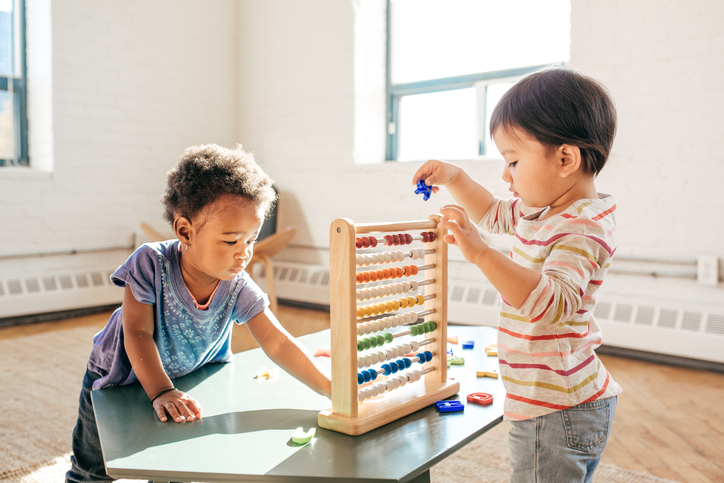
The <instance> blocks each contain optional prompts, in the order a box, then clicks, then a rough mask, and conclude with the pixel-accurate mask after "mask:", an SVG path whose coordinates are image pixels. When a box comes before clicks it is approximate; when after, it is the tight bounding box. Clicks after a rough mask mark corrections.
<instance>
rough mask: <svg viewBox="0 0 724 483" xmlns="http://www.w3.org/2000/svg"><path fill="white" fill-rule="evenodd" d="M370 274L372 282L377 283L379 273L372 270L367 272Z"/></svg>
mask: <svg viewBox="0 0 724 483" xmlns="http://www.w3.org/2000/svg"><path fill="white" fill-rule="evenodd" d="M367 273H369V274H370V282H376V281H377V272H376V271H374V270H370V271H369V272H367Z"/></svg>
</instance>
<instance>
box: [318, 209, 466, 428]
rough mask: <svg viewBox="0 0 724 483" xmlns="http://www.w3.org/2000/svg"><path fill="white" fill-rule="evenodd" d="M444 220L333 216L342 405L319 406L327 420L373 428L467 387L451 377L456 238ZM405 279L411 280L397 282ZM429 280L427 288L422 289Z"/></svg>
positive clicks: (335, 351)
mask: <svg viewBox="0 0 724 483" xmlns="http://www.w3.org/2000/svg"><path fill="white" fill-rule="evenodd" d="M439 222H440V215H432V216H431V217H430V218H429V219H427V220H418V221H407V222H397V223H381V224H356V225H355V224H354V223H353V222H352V221H351V220H348V219H345V218H340V219H337V220H335V221H334V222H333V223H332V225H331V227H330V237H329V238H330V243H329V248H330V292H331V293H330V295H331V297H330V315H331V337H332V344H331V349H332V350H331V352H332V408H331V409H328V410H326V411H322V412H320V413H319V417H318V422H319V425H320V426H321V427H323V428H327V429H331V430H334V431H338V432H341V433H345V434H349V435H353V436H356V435H360V434H364V433H366V432H368V431H371V430H373V429H375V428H378V427H380V426H383V425H385V424H387V423H390V422H392V421H395V420H397V419H399V418H401V417H404V416H406V415H408V414H411V413H413V412H415V411H417V410H419V409H422V408H424V407H427V406H429V405H431V404H434V403H435V401H437V400H441V399H445V398H448V397H450V396H453V395H455V394H457V393H458V391H459V390H460V384H459V383H458V382H454V381H448V380H447V245H446V244H445V242H444V241H443V234H444V230H442V229H441V228H439V227H438V224H439ZM419 230H423V231H422V232H419V233H414V232H416V231H419ZM403 232H404V233H403ZM407 232H413V233H407ZM385 233H387V234H385ZM391 233H394V234H391ZM378 234H380V235H379V236H378ZM418 242H421V243H418ZM403 245H404V247H403ZM408 245H409V247H408ZM420 245H421V246H420ZM398 248H404V250H400V249H398ZM408 259H409V262H408ZM378 265H382V266H384V268H380V267H377V266H378ZM358 268H359V271H358V270H357V269H358ZM414 275H421V276H422V277H421V278H422V281H417V280H413V279H410V278H409V277H412V276H414ZM397 279H403V280H404V281H402V282H397V283H396V282H393V283H390V282H387V281H388V280H395V281H396V280H397ZM377 282H382V283H380V284H378V283H377ZM420 287H422V288H423V292H424V295H423V294H417V295H412V294H413V293H415V292H417V291H418V288H420ZM404 294H407V295H404ZM390 297H392V298H390ZM377 298H382V299H383V300H381V301H379V302H375V301H374V299H377ZM418 306H419V307H420V308H419V309H418V310H419V311H416V310H413V308H414V307H418ZM387 314H389V315H387ZM420 319H424V321H421V320H420ZM388 329H392V330H388ZM368 334H372V335H368ZM358 336H360V337H359V338H358ZM416 336H422V337H421V340H417V339H411V337H416ZM396 341H397V342H396ZM415 363H419V364H421V365H422V366H421V367H420V369H416V368H413V367H412V365H413V364H415ZM416 367H418V366H416ZM402 386H404V387H402Z"/></svg>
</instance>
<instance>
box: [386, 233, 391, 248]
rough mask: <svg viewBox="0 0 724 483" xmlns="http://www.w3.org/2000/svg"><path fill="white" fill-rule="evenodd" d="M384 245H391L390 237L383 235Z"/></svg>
mask: <svg viewBox="0 0 724 483" xmlns="http://www.w3.org/2000/svg"><path fill="white" fill-rule="evenodd" d="M385 245H387V246H391V245H392V235H385Z"/></svg>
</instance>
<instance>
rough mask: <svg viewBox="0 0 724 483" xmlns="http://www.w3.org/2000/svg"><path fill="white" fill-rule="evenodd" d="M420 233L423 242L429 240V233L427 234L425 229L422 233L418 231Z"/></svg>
mask: <svg viewBox="0 0 724 483" xmlns="http://www.w3.org/2000/svg"><path fill="white" fill-rule="evenodd" d="M420 235H422V241H423V242H424V243H427V242H429V241H430V235H428V233H427V232H426V231H423V232H422V233H420Z"/></svg>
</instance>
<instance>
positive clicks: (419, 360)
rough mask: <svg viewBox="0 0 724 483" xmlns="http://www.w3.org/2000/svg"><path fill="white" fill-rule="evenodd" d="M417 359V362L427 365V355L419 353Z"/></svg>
mask: <svg viewBox="0 0 724 483" xmlns="http://www.w3.org/2000/svg"><path fill="white" fill-rule="evenodd" d="M415 357H417V358H418V360H417V361H418V362H419V363H420V364H424V363H425V354H423V353H422V352H418V353H417V355H416V356H415Z"/></svg>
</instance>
